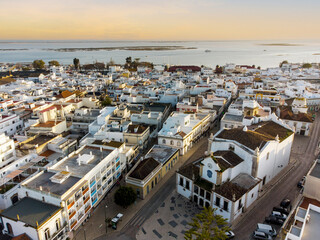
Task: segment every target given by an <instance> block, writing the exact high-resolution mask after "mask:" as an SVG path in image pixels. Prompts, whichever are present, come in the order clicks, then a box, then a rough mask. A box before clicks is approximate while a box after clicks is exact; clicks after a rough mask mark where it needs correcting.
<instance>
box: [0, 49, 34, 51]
mask: <svg viewBox="0 0 320 240" xmlns="http://www.w3.org/2000/svg"><path fill="white" fill-rule="evenodd" d="M26 50H28V49H27V48H1V49H0V51H26Z"/></svg>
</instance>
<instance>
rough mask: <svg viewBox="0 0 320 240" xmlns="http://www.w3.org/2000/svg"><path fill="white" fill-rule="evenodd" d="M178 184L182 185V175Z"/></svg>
mask: <svg viewBox="0 0 320 240" xmlns="http://www.w3.org/2000/svg"><path fill="white" fill-rule="evenodd" d="M179 185H180V186H183V177H180V182H179Z"/></svg>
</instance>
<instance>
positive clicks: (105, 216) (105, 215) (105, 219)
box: [104, 205, 108, 233]
mask: <svg viewBox="0 0 320 240" xmlns="http://www.w3.org/2000/svg"><path fill="white" fill-rule="evenodd" d="M107 207H108V206H107V205H106V206H105V208H104V222H105V224H106V233H108V223H107Z"/></svg>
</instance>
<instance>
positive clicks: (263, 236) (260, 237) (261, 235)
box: [253, 231, 272, 240]
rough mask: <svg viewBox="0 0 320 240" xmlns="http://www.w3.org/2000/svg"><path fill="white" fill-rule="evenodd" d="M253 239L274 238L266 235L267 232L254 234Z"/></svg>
mask: <svg viewBox="0 0 320 240" xmlns="http://www.w3.org/2000/svg"><path fill="white" fill-rule="evenodd" d="M253 238H254V239H267V240H271V239H272V237H271V236H270V235H268V234H266V233H265V232H259V231H254V232H253Z"/></svg>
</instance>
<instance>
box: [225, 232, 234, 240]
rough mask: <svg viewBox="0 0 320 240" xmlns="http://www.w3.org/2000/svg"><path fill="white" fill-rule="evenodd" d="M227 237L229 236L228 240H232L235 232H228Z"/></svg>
mask: <svg viewBox="0 0 320 240" xmlns="http://www.w3.org/2000/svg"><path fill="white" fill-rule="evenodd" d="M226 235H227V239H232V238H234V236H235V235H234V232H232V231H229V232H226Z"/></svg>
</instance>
